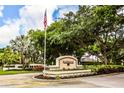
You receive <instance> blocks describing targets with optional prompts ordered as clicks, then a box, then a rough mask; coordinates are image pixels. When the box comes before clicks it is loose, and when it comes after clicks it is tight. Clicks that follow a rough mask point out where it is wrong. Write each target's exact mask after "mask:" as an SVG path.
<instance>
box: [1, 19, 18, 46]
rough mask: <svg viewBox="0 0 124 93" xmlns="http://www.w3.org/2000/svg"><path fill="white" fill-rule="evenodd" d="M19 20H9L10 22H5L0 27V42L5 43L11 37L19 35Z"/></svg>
mask: <svg viewBox="0 0 124 93" xmlns="http://www.w3.org/2000/svg"><path fill="white" fill-rule="evenodd" d="M18 22H19V21H11V23H10V24H6V25H4V26H2V27H0V44H2V45H6V44H8V43H9V41H10V40H11V39H14V38H15V36H18V35H19V32H18V31H19V23H18Z"/></svg>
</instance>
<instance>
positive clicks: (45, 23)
mask: <svg viewBox="0 0 124 93" xmlns="http://www.w3.org/2000/svg"><path fill="white" fill-rule="evenodd" d="M46 27H47V10H45V14H44V30H46Z"/></svg>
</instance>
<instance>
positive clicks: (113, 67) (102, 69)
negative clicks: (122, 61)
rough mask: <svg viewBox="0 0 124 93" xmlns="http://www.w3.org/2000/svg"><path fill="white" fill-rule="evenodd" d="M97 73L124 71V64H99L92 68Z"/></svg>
mask: <svg viewBox="0 0 124 93" xmlns="http://www.w3.org/2000/svg"><path fill="white" fill-rule="evenodd" d="M91 71H92V72H94V73H95V74H108V73H113V72H124V66H121V65H101V66H100V65H99V66H94V67H92V68H91Z"/></svg>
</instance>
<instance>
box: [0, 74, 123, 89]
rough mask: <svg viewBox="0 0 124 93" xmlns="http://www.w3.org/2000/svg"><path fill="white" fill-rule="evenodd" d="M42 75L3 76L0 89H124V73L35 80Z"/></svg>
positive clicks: (0, 78) (0, 80) (0, 79)
mask: <svg viewBox="0 0 124 93" xmlns="http://www.w3.org/2000/svg"><path fill="white" fill-rule="evenodd" d="M38 74H40V73H30V74H17V75H2V76H0V88H10V87H11V88H47V87H48V88H61V87H62V88H124V73H113V74H106V75H97V76H89V77H82V78H73V79H66V80H65V79H64V80H59V81H47V80H45V81H44V80H35V79H33V78H32V77H33V76H34V75H38Z"/></svg>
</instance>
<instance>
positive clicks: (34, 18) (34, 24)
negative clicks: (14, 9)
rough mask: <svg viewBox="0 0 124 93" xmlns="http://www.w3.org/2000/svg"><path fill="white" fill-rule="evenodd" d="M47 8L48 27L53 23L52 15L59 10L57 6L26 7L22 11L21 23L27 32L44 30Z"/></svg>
mask: <svg viewBox="0 0 124 93" xmlns="http://www.w3.org/2000/svg"><path fill="white" fill-rule="evenodd" d="M46 8H47V20H48V25H50V24H51V23H52V22H53V20H52V14H53V12H54V10H55V9H56V8H57V7H56V6H25V7H23V8H22V9H21V10H20V17H21V19H20V21H21V22H22V24H23V25H24V26H25V27H26V30H29V29H37V28H38V29H43V17H44V12H45V9H46Z"/></svg>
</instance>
